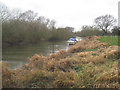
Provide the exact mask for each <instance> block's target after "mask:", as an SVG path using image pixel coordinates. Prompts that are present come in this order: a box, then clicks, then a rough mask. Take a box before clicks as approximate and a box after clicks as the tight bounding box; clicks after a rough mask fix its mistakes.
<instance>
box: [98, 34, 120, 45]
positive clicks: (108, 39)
mask: <svg viewBox="0 0 120 90" xmlns="http://www.w3.org/2000/svg"><path fill="white" fill-rule="evenodd" d="M119 40H120V36H102V37H101V38H100V39H99V41H101V42H106V43H108V44H110V45H118V46H120V43H119Z"/></svg>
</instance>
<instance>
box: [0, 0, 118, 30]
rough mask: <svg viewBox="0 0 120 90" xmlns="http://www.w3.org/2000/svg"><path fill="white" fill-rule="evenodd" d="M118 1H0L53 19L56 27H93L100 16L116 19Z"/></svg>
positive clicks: (11, 6)
mask: <svg viewBox="0 0 120 90" xmlns="http://www.w3.org/2000/svg"><path fill="white" fill-rule="evenodd" d="M118 1H119V0H1V2H3V3H5V4H6V5H7V6H8V7H10V8H20V9H22V10H33V11H35V12H38V13H39V15H41V16H45V17H48V18H50V19H55V20H56V21H57V25H58V26H72V27H75V28H76V29H77V30H78V29H79V28H80V27H81V26H82V25H93V20H94V19H95V18H96V17H98V16H101V15H105V14H111V15H113V16H114V17H115V18H117V17H118Z"/></svg>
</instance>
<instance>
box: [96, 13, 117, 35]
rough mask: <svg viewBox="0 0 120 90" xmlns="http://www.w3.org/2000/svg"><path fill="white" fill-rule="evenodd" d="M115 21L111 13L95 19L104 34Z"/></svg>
mask: <svg viewBox="0 0 120 90" xmlns="http://www.w3.org/2000/svg"><path fill="white" fill-rule="evenodd" d="M115 23H116V19H115V18H114V17H113V16H111V15H104V16H99V17H97V18H96V19H95V24H96V26H97V27H98V28H99V29H101V30H102V31H103V32H104V34H107V32H108V30H110V29H111V28H112V27H113V26H114V25H115Z"/></svg>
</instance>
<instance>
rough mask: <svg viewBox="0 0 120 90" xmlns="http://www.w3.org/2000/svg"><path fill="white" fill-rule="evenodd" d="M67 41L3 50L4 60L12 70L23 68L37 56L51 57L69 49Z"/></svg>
mask: <svg viewBox="0 0 120 90" xmlns="http://www.w3.org/2000/svg"><path fill="white" fill-rule="evenodd" d="M68 47H69V46H68V44H67V43H66V41H62V42H46V41H44V42H41V43H39V44H34V45H27V46H15V47H9V48H3V50H2V58H3V59H2V60H3V61H6V62H8V63H9V65H10V68H12V69H14V68H18V67H22V66H23V65H24V64H26V63H27V62H28V59H29V58H30V57H32V56H33V55H35V54H40V55H45V56H46V55H49V54H50V53H54V52H56V51H59V50H61V49H64V50H66V49H68Z"/></svg>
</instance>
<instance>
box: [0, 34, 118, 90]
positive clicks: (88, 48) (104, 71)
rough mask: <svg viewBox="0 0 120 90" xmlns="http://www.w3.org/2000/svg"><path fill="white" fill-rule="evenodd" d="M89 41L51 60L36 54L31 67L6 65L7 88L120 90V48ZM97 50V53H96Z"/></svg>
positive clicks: (30, 63) (58, 53)
mask: <svg viewBox="0 0 120 90" xmlns="http://www.w3.org/2000/svg"><path fill="white" fill-rule="evenodd" d="M99 39H100V37H97V36H94V37H89V38H88V37H87V38H84V39H83V40H82V41H80V42H78V43H76V44H75V45H73V46H71V47H70V48H69V49H68V50H66V51H65V50H61V51H59V52H57V53H54V54H51V55H49V56H42V55H38V54H35V55H34V56H32V57H31V58H29V62H28V64H25V65H24V66H23V67H21V68H16V69H10V68H9V67H8V64H6V63H5V62H3V63H1V64H2V73H3V74H2V80H3V87H4V88H13V87H14V88H120V85H119V80H120V76H119V75H120V70H119V65H118V64H119V56H120V49H118V48H120V47H119V46H118V45H112V46H111V45H109V44H108V43H105V42H100V41H99ZM93 49H94V50H93Z"/></svg>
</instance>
